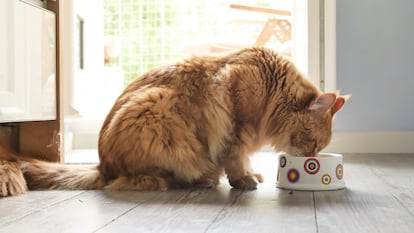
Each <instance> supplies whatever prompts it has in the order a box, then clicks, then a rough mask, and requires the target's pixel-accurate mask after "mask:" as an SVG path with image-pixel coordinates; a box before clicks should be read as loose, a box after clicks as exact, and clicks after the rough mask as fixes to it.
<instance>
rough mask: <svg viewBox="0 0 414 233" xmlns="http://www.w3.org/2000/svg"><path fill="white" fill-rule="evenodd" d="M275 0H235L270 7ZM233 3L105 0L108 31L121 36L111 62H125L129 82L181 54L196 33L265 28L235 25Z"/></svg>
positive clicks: (207, 34)
mask: <svg viewBox="0 0 414 233" xmlns="http://www.w3.org/2000/svg"><path fill="white" fill-rule="evenodd" d="M284 1H287V0H284ZM271 2H272V1H271V0H260V1H246V0H245V1H243V0H240V1H237V2H236V3H242V4H249V5H252V3H253V4H254V5H257V6H265V7H268V6H270V3H271ZM232 3H234V1H232ZM229 4H230V1H229V0H191V1H187V0H104V14H105V15H104V19H105V22H104V25H105V26H104V27H105V28H104V33H105V35H116V36H118V37H119V38H120V41H121V45H122V52H121V55H120V56H119V57H117V58H114V59H113V60H112V61H111V65H117V66H120V67H122V69H123V71H124V73H125V78H124V80H125V85H127V84H129V83H130V82H131V81H132V80H133V79H135V78H137V76H139V75H140V74H142V73H144V72H146V71H148V70H149V69H151V68H153V67H155V66H158V65H161V64H165V63H171V62H175V61H177V60H179V59H180V58H182V56H183V46H184V45H185V44H186V43H188V42H192V41H194V40H196V39H197V38H201V37H213V36H220V37H225V36H227V35H230V33H232V36H233V37H234V32H235V31H237V32H238V33H239V35H240V36H241V37H248V36H251V37H252V38H254V37H255V36H256V35H257V33H258V31H259V30H260V28H259V29H257V28H256V29H251V28H248V27H242V28H237V27H234V26H232V27H230V21H231V20H230V17H229V13H228V12H229ZM230 29H231V30H230Z"/></svg>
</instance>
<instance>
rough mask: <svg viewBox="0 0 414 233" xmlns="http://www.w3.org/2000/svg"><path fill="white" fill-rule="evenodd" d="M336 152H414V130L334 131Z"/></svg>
mask: <svg viewBox="0 0 414 233" xmlns="http://www.w3.org/2000/svg"><path fill="white" fill-rule="evenodd" d="M97 139H98V135H97V133H82V134H76V135H74V137H73V149H91V148H96V147H97V144H98V141H97ZM323 151H324V152H334V153H345V154H346V153H354V154H355V153H357V154H363V153H369V154H414V132H413V131H409V132H334V134H333V137H332V141H331V143H330V144H329V145H328V146H327V147H326V148H325V149H324V150H323Z"/></svg>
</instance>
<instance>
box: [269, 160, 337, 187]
mask: <svg viewBox="0 0 414 233" xmlns="http://www.w3.org/2000/svg"><path fill="white" fill-rule="evenodd" d="M277 187H278V188H282V189H288V190H307V191H322V190H336V189H342V188H345V181H344V166H343V159H342V155H340V154H333V153H320V154H319V155H318V156H317V157H296V156H289V155H280V156H279V168H278V172H277Z"/></svg>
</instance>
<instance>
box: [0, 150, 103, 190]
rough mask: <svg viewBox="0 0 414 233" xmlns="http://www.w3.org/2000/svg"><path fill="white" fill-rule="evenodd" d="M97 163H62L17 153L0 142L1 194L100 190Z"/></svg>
mask: <svg viewBox="0 0 414 233" xmlns="http://www.w3.org/2000/svg"><path fill="white" fill-rule="evenodd" d="M104 186H105V182H104V180H103V179H102V178H101V176H100V173H99V170H98V168H97V166H82V165H65V164H59V163H52V162H44V161H40V160H37V159H32V158H28V157H25V156H23V155H18V154H17V153H15V152H14V151H12V150H11V149H10V148H8V147H6V146H4V145H0V196H7V195H18V194H22V193H25V192H26V191H27V190H28V189H29V190H36V189H66V190H73V189H101V188H103V187H104Z"/></svg>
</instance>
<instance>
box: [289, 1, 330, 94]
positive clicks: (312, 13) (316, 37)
mask: <svg viewBox="0 0 414 233" xmlns="http://www.w3.org/2000/svg"><path fill="white" fill-rule="evenodd" d="M292 21H293V22H292V24H293V26H292V38H293V43H294V45H293V49H292V55H293V60H294V61H295V63H296V65H297V66H298V68H299V69H300V70H301V71H302V72H303V73H304V74H305V75H307V76H308V77H309V78H310V80H312V82H313V83H315V84H316V85H317V86H318V87H320V89H321V90H322V91H327V92H328V91H329V92H333V91H336V0H329V1H325V0H315V1H294V4H293V20H292ZM303 25H306V26H305V27H304V26H303Z"/></svg>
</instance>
